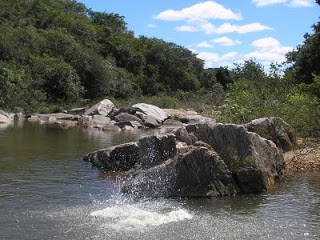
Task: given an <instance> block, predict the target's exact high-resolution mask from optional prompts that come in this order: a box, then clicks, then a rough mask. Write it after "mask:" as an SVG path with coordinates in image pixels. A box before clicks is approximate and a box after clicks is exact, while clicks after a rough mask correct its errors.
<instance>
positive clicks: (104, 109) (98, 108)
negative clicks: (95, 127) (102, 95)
mask: <svg viewBox="0 0 320 240" xmlns="http://www.w3.org/2000/svg"><path fill="white" fill-rule="evenodd" d="M113 108H114V104H113V102H111V101H110V100H109V99H104V100H102V101H101V102H99V103H97V104H96V105H94V106H92V107H91V108H89V109H88V110H87V111H85V113H84V115H95V114H99V115H102V116H107V115H108V114H109V113H110V112H111V111H112V109H113Z"/></svg>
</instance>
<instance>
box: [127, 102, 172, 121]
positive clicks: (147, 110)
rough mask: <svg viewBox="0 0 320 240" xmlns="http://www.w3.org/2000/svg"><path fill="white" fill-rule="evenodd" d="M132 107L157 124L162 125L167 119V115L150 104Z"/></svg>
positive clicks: (139, 104)
mask: <svg viewBox="0 0 320 240" xmlns="http://www.w3.org/2000/svg"><path fill="white" fill-rule="evenodd" d="M132 107H133V108H136V109H137V110H139V111H141V112H142V113H144V114H145V115H148V116H151V117H153V118H154V119H155V120H156V121H157V122H158V123H162V122H163V121H164V120H166V119H167V118H168V117H169V116H168V114H166V113H165V112H164V111H163V110H162V109H160V108H159V107H157V106H154V105H151V104H146V103H138V104H135V105H133V106H132Z"/></svg>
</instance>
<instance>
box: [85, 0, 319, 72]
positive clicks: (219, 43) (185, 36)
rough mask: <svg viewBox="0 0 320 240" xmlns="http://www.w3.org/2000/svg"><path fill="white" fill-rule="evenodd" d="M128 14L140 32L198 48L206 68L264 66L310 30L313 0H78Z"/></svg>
mask: <svg viewBox="0 0 320 240" xmlns="http://www.w3.org/2000/svg"><path fill="white" fill-rule="evenodd" d="M79 2H82V3H84V4H85V5H86V6H87V7H88V8H91V9H92V10H94V11H99V12H108V13H118V14H119V15H121V16H124V17H125V21H126V22H127V23H128V29H129V30H132V31H134V34H135V36H136V37H139V36H141V35H143V36H146V37H156V38H160V39H163V40H165V41H168V42H174V43H176V44H178V45H181V46H183V47H185V48H188V49H190V50H191V51H192V52H194V53H196V54H197V56H198V57H199V58H201V59H203V60H204V61H205V67H206V68H215V67H219V66H229V67H231V68H232V66H234V65H233V63H241V62H243V61H245V60H249V59H254V60H256V61H257V62H259V63H261V64H262V65H264V66H265V67H266V68H267V67H268V66H269V65H270V63H271V62H274V63H275V62H277V63H281V62H283V61H285V54H286V53H287V52H289V51H291V50H292V49H294V48H296V47H297V46H298V45H299V44H301V43H302V42H303V40H304V38H303V36H304V34H305V33H307V32H309V33H312V28H311V26H312V24H314V23H316V22H317V21H319V16H320V14H319V13H320V6H319V5H317V4H316V3H315V0H224V1H222V0H216V1H199V0H135V1H133V0H80V1H79Z"/></svg>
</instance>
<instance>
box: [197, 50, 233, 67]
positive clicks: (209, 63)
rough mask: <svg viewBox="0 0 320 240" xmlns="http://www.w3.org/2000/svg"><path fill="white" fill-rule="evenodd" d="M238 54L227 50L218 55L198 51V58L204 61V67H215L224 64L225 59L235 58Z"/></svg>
mask: <svg viewBox="0 0 320 240" xmlns="http://www.w3.org/2000/svg"><path fill="white" fill-rule="evenodd" d="M238 55H239V54H238V53H237V52H229V53H227V54H224V55H220V54H218V53H214V52H200V53H199V54H198V58H200V59H202V60H204V61H205V67H206V68H209V67H217V66H225V63H226V62H227V61H230V60H233V59H235V58H236V57H237V56H238Z"/></svg>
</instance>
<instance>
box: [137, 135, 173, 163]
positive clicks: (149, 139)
mask: <svg viewBox="0 0 320 240" xmlns="http://www.w3.org/2000/svg"><path fill="white" fill-rule="evenodd" d="M139 147H140V162H141V165H142V166H143V167H150V166H153V165H155V164H158V163H161V162H163V161H165V160H167V159H168V158H171V157H173V156H174V155H175V154H176V152H177V149H176V140H175V136H174V135H173V134H168V135H153V136H146V137H142V138H140V140H139Z"/></svg>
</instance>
